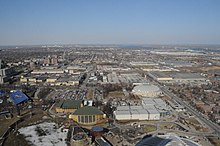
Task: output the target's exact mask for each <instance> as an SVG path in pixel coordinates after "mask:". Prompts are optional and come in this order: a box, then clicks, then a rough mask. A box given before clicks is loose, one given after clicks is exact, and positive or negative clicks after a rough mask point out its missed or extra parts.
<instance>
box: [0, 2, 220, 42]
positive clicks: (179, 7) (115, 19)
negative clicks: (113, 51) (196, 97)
mask: <svg viewBox="0 0 220 146" xmlns="http://www.w3.org/2000/svg"><path fill="white" fill-rule="evenodd" d="M54 43H55V44H59V43H62V44H66V43H68V44H90V43H92V44H96V43H101V44H112V43H113V44H173V43H174V44H179V43H180V44H185V43H186V44H212V43H214V44H220V0H0V45H25V44H27V45H31V44H33V45H34V44H54Z"/></svg>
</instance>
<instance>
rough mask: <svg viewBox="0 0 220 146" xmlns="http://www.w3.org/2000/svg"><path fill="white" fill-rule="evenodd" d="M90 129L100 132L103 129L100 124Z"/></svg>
mask: <svg viewBox="0 0 220 146" xmlns="http://www.w3.org/2000/svg"><path fill="white" fill-rule="evenodd" d="M92 131H96V132H101V131H103V128H102V127H100V126H95V127H92Z"/></svg>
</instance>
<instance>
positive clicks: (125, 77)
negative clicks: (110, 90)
mask: <svg viewBox="0 0 220 146" xmlns="http://www.w3.org/2000/svg"><path fill="white" fill-rule="evenodd" d="M120 83H122V84H133V85H134V84H142V83H148V81H147V79H146V78H144V77H142V76H141V75H140V74H137V73H128V74H125V73H124V74H117V73H116V72H112V73H109V74H107V75H104V76H103V83H102V84H120Z"/></svg>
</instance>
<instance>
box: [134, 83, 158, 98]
mask: <svg viewBox="0 0 220 146" xmlns="http://www.w3.org/2000/svg"><path fill="white" fill-rule="evenodd" d="M132 93H133V94H134V95H138V96H142V97H158V96H159V95H161V94H162V91H161V90H160V88H159V87H157V86H155V85H151V84H141V85H138V86H135V87H134V89H133V90H132Z"/></svg>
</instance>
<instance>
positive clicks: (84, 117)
mask: <svg viewBox="0 0 220 146" xmlns="http://www.w3.org/2000/svg"><path fill="white" fill-rule="evenodd" d="M69 118H70V119H73V120H74V121H76V122H77V123H79V124H83V125H94V124H97V123H101V122H103V120H104V119H105V114H104V113H103V112H102V111H100V110H99V109H98V108H96V107H93V106H84V107H81V108H79V109H77V110H76V111H75V112H73V113H71V114H70V115H69Z"/></svg>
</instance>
